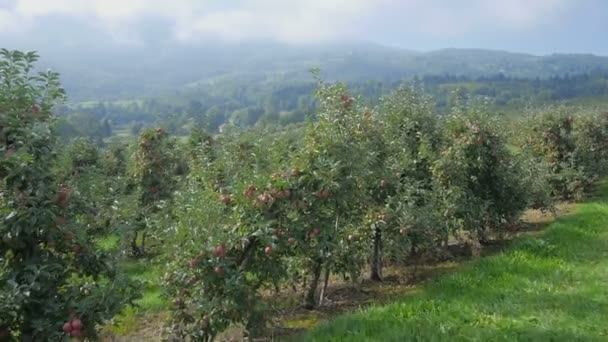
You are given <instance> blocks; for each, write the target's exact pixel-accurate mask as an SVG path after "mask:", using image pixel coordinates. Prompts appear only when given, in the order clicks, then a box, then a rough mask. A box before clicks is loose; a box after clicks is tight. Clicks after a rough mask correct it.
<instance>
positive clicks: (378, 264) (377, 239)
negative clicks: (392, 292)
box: [370, 224, 382, 281]
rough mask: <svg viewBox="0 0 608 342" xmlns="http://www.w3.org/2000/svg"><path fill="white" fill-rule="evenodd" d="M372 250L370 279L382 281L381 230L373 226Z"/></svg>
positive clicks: (377, 226) (375, 225)
mask: <svg viewBox="0 0 608 342" xmlns="http://www.w3.org/2000/svg"><path fill="white" fill-rule="evenodd" d="M373 240H374V247H373V248H374V249H373V254H372V262H371V270H370V271H371V272H370V279H371V280H374V281H382V230H381V229H380V226H379V225H377V224H374V238H373Z"/></svg>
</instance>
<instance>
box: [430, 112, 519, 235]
mask: <svg viewBox="0 0 608 342" xmlns="http://www.w3.org/2000/svg"><path fill="white" fill-rule="evenodd" d="M444 141H445V142H446V144H445V145H444V146H443V148H442V150H441V153H440V157H439V159H438V160H437V162H436V163H435V165H433V174H434V179H435V182H436V185H435V188H434V190H435V191H436V192H437V194H436V197H437V198H438V203H437V204H436V206H437V210H439V212H440V215H441V219H442V221H443V222H444V224H445V226H446V233H449V234H457V233H459V232H461V231H466V232H470V233H472V234H473V236H475V237H477V238H479V239H482V240H485V239H487V238H488V237H489V236H490V234H491V233H493V232H500V228H502V227H504V226H505V225H509V224H512V223H514V221H516V220H517V219H518V218H519V216H520V215H521V213H522V212H523V210H524V209H526V207H527V205H528V198H527V197H526V194H527V193H526V191H525V189H524V188H523V184H522V183H521V181H520V179H521V177H520V174H521V173H522V169H521V167H520V165H519V164H518V163H517V162H516V160H515V158H514V157H513V156H512V154H511V153H510V152H509V151H508V149H507V147H506V144H505V139H504V137H503V136H502V134H501V132H500V131H499V126H498V125H497V124H496V121H495V119H494V118H492V117H491V116H490V115H489V114H488V113H487V112H486V111H484V110H483V108H479V107H475V106H471V107H468V108H466V107H465V108H456V109H455V111H454V113H453V114H452V115H451V116H450V117H449V118H448V119H447V122H446V125H445V133H444ZM445 238H446V237H445V236H444V239H445Z"/></svg>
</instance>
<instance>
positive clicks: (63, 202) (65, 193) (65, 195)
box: [57, 187, 72, 209]
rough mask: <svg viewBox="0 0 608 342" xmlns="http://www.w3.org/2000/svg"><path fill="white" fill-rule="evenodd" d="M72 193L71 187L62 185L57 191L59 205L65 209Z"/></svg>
mask: <svg viewBox="0 0 608 342" xmlns="http://www.w3.org/2000/svg"><path fill="white" fill-rule="evenodd" d="M71 193H72V190H71V189H70V188H67V187H62V188H61V189H59V191H58V192H57V205H58V206H59V207H61V208H63V209H65V208H67V206H68V203H69V201H70V195H71Z"/></svg>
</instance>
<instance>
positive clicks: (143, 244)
mask: <svg viewBox="0 0 608 342" xmlns="http://www.w3.org/2000/svg"><path fill="white" fill-rule="evenodd" d="M140 251H141V254H146V232H143V233H142V234H141V248H140Z"/></svg>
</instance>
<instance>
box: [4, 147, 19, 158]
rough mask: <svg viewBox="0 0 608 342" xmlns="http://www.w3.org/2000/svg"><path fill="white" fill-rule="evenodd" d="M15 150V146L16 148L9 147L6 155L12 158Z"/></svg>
mask: <svg viewBox="0 0 608 342" xmlns="http://www.w3.org/2000/svg"><path fill="white" fill-rule="evenodd" d="M15 151H16V150H15V148H14V147H9V148H7V149H6V150H5V151H4V155H5V156H6V157H7V158H10V157H11V156H12V155H13V154H15Z"/></svg>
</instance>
